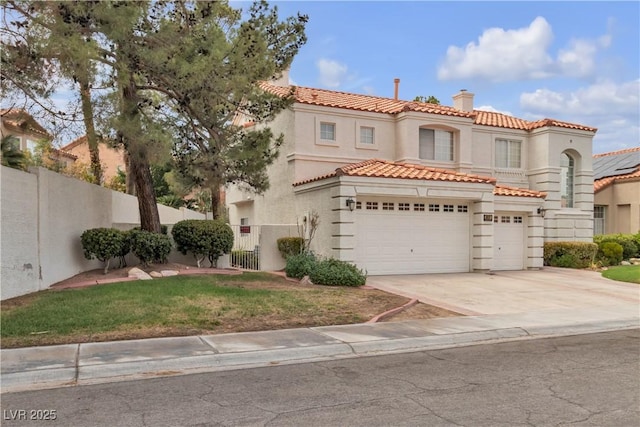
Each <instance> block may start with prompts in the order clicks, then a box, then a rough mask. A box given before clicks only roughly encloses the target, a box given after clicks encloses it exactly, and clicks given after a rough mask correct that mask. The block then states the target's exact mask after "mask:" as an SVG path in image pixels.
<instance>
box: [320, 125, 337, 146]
mask: <svg viewBox="0 0 640 427" xmlns="http://www.w3.org/2000/svg"><path fill="white" fill-rule="evenodd" d="M320 139H324V140H325V141H335V140H336V124H335V123H325V122H322V123H320Z"/></svg>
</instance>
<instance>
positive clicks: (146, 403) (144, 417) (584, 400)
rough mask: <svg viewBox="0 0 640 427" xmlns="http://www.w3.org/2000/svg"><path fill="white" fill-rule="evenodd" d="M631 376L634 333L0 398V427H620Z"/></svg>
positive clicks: (633, 384)
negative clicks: (225, 426)
mask: <svg viewBox="0 0 640 427" xmlns="http://www.w3.org/2000/svg"><path fill="white" fill-rule="evenodd" d="M638 378H640V329H634V330H626V331H616V332H607V333H601V334H589V335H578V336H570V337H559V338H550V339H535V340H526V341H516V342H507V343H500V344H486V345H475V346H469V347H458V348H451V349H444V350H431V351H422V352H416V353H406V354H396V355H386V356H376V357H364V358H358V359H345V360H336V361H328V362H317V363H305V364H297V365H286V366H273V367H267V368H255V369H244V370H234V371H225V372H216V373H207V374H197V375H185V376H178V377H168V378H156V379H148V380H139V381H130V382H120V383H110V384H99V385H87V386H77V387H67V388H59V389H52V390H40V391H32V392H22V393H6V394H3V395H2V403H1V406H2V425H3V426H46V425H56V426H217V425H233V426H237V425H256V426H266V425H269V426H377V425H380V426H405V425H415V426H425V425H428V426H439V425H443V426H444V425H447V426H448V425H462V426H518V425H529V426H532V425H533V426H559V425H580V426H616V427H626V426H637V425H640V381H638ZM45 418H48V420H47V419H45ZM51 418H55V420H52V419H51Z"/></svg>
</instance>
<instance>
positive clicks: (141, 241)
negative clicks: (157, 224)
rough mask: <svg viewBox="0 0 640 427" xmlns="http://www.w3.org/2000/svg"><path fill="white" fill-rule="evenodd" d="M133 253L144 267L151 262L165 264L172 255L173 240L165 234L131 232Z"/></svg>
mask: <svg viewBox="0 0 640 427" xmlns="http://www.w3.org/2000/svg"><path fill="white" fill-rule="evenodd" d="M129 233H130V236H131V239H130V242H131V252H133V254H134V255H135V256H137V257H138V259H139V260H140V262H141V263H142V264H143V265H149V263H151V262H158V263H164V262H166V261H167V257H168V256H169V254H170V253H171V240H170V239H169V236H167V235H165V234H159V233H152V232H150V231H145V230H131V231H130V232H129Z"/></svg>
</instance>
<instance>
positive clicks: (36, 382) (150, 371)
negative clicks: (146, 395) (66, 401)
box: [1, 318, 640, 394]
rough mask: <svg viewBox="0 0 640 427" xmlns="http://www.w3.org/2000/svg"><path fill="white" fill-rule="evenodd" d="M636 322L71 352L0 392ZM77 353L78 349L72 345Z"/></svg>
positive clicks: (6, 378)
mask: <svg viewBox="0 0 640 427" xmlns="http://www.w3.org/2000/svg"><path fill="white" fill-rule="evenodd" d="M639 327H640V324H639V323H638V319H637V318H633V319H631V318H629V319H620V320H613V321H606V322H599V323H596V322H585V323H576V324H569V325H557V326H539V327H510V328H497V329H487V330H481V331H470V332H458V333H451V334H429V333H428V332H425V336H420V337H410V338H396V339H394V338H392V339H376V340H371V341H361V342H346V341H343V340H338V341H339V342H337V343H330V344H324V345H317V346H298V347H289V348H277V349H266V350H258V351H244V352H242V351H239V352H229V353H222V354H221V353H214V354H202V355H194V356H187V357H164V358H161V359H147V360H134V361H127V362H116V363H102V364H91V363H86V362H82V361H81V360H79V359H78V358H77V357H76V364H75V366H52V367H50V368H42V367H35V368H33V369H27V370H23V371H14V372H5V373H3V374H2V390H1V393H2V394H4V393H15V392H20V391H27V390H40V389H50V388H59V387H69V386H77V385H89V384H100V383H110V382H117V381H131V380H137V379H143V378H159V377H168V376H176V375H188V374H196V373H207V372H218V371H228V370H238V369H247V368H257V367H268V366H277V365H288V364H299V363H310V362H318V361H328V360H338V359H349V358H358V357H371V356H380V355H386V354H398V353H411V352H420V351H431V350H441V349H446V348H455V347H465V346H471V345H482V344H490V343H502V342H513V341H520V340H528V339H542V338H553V337H562V336H572V335H582V334H590V333H600V332H608V331H615V330H626V329H637V328H639ZM305 329H306V328H305ZM316 332H317V333H320V332H318V331H316ZM79 353H80V348H78V354H79Z"/></svg>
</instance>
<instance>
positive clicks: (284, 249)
mask: <svg viewBox="0 0 640 427" xmlns="http://www.w3.org/2000/svg"><path fill="white" fill-rule="evenodd" d="M276 242H277V243H278V250H279V251H280V255H282V258H284V259H287V258H289V257H290V256H292V255H298V254H300V253H302V248H303V246H304V239H303V238H302V237H281V238H279V239H278V240H277V241H276Z"/></svg>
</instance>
